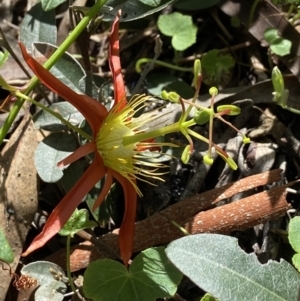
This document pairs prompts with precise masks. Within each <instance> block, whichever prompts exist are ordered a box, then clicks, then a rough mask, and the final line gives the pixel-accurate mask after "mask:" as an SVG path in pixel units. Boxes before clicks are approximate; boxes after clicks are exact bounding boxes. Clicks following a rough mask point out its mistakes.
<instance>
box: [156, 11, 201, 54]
mask: <svg viewBox="0 0 300 301" xmlns="http://www.w3.org/2000/svg"><path fill="white" fill-rule="evenodd" d="M157 26H158V28H159V30H160V31H161V32H162V33H163V34H164V35H166V36H169V37H172V46H173V47H174V49H176V50H179V51H183V50H185V49H187V48H188V47H190V46H192V45H193V44H194V43H195V42H196V34H197V27H196V26H195V25H194V24H193V20H192V17H191V16H185V15H183V14H181V13H177V12H175V13H172V14H170V15H160V16H159V18H158V21H157Z"/></svg>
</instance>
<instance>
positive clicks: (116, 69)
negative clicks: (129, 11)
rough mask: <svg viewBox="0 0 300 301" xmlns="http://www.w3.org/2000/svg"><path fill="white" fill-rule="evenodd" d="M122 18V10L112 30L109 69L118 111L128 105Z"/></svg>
mask: <svg viewBox="0 0 300 301" xmlns="http://www.w3.org/2000/svg"><path fill="white" fill-rule="evenodd" d="M120 17H121V10H119V11H118V13H117V16H116V18H115V20H114V22H113V25H112V30H111V34H110V38H109V46H110V47H109V67H110V71H111V72H112V75H113V81H114V97H115V105H117V104H119V103H121V105H119V108H118V110H122V109H123V108H124V107H125V105H126V92H125V84H124V79H123V75H122V67H121V61H120V46H119V21H120Z"/></svg>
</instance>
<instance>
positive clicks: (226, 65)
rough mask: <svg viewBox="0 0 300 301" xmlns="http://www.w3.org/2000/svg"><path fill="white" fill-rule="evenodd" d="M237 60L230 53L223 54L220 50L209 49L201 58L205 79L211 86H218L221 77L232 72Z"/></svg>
mask: <svg viewBox="0 0 300 301" xmlns="http://www.w3.org/2000/svg"><path fill="white" fill-rule="evenodd" d="M234 64H235V61H234V59H233V57H232V56H231V55H229V54H222V53H220V51H219V50H217V49H213V50H211V51H208V52H207V53H206V54H205V55H204V56H203V57H202V58H201V65H202V70H203V72H204V77H203V81H204V82H205V83H206V84H207V85H209V86H211V85H215V86H218V84H219V82H220V79H221V78H222V77H224V76H226V75H227V74H228V73H230V69H231V68H233V66H234Z"/></svg>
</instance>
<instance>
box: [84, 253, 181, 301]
mask: <svg viewBox="0 0 300 301" xmlns="http://www.w3.org/2000/svg"><path fill="white" fill-rule="evenodd" d="M181 277H182V274H181V273H180V272H179V271H178V270H177V269H176V268H175V267H174V266H173V265H172V264H171V263H170V261H169V260H168V258H167V257H166V254H165V249H164V248H163V247H158V248H150V249H147V250H145V251H143V252H141V253H140V254H139V255H138V256H137V257H136V258H135V259H134V260H133V262H132V264H131V266H130V268H129V271H128V270H127V269H126V268H125V266H124V265H122V264H121V263H119V262H117V261H114V260H110V259H102V260H97V261H95V262H92V263H91V264H90V265H89V266H88V268H87V270H86V271H85V273H84V284H83V291H84V293H85V295H86V297H88V298H91V299H93V300H94V301H102V300H118V301H123V300H124V301H127V300H135V301H139V300H140V301H154V300H156V299H157V298H164V297H171V296H173V295H174V294H175V292H176V289H177V285H178V284H179V282H180V280H181Z"/></svg>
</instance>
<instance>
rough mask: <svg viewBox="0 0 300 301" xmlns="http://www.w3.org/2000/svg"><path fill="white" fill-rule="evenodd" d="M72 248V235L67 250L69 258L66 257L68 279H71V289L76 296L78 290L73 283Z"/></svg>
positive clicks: (68, 238)
mask: <svg viewBox="0 0 300 301" xmlns="http://www.w3.org/2000/svg"><path fill="white" fill-rule="evenodd" d="M70 246H71V235H70V234H69V235H68V236H67V246H66V249H67V256H66V259H67V276H68V279H69V284H70V286H71V289H72V291H73V293H74V294H76V288H75V285H74V283H73V279H72V276H71V266H70V254H71V253H70Z"/></svg>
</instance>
